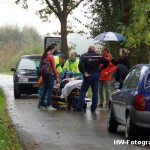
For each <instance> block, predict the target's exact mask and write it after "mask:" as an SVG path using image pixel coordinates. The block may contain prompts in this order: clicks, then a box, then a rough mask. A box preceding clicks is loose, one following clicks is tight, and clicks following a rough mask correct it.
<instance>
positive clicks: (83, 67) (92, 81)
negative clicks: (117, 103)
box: [77, 46, 109, 112]
mask: <svg viewBox="0 0 150 150" xmlns="http://www.w3.org/2000/svg"><path fill="white" fill-rule="evenodd" d="M95 51H96V49H95V46H89V48H88V52H87V53H84V54H83V55H81V57H80V62H79V70H80V72H81V73H82V74H83V83H82V86H81V90H80V96H79V102H78V106H77V111H83V109H84V99H85V96H86V92H87V91H88V88H89V86H91V88H92V94H93V95H92V105H91V112H95V110H96V108H97V102H98V80H99V72H100V64H103V68H105V67H107V66H108V63H109V62H108V60H107V59H105V58H104V57H102V55H100V54H97V53H96V52H95Z"/></svg>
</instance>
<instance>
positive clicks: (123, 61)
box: [111, 48, 131, 70]
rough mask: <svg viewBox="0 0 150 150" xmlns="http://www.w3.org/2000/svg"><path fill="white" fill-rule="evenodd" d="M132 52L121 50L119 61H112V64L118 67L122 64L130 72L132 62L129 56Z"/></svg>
mask: <svg viewBox="0 0 150 150" xmlns="http://www.w3.org/2000/svg"><path fill="white" fill-rule="evenodd" d="M129 53H130V51H129V50H127V49H125V48H121V49H120V50H119V57H120V58H119V60H118V61H115V60H114V59H112V60H111V62H112V63H113V64H114V65H115V66H117V65H118V64H122V65H124V66H126V67H127V68H128V70H130V68H131V66H130V62H129V58H128V55H129Z"/></svg>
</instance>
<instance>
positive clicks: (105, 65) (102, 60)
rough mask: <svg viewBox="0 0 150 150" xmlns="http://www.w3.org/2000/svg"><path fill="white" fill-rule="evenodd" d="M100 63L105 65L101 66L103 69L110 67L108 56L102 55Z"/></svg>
mask: <svg viewBox="0 0 150 150" xmlns="http://www.w3.org/2000/svg"><path fill="white" fill-rule="evenodd" d="M100 64H103V66H102V67H101V69H105V68H106V67H108V65H109V61H108V60H107V59H106V58H104V57H101V59H100Z"/></svg>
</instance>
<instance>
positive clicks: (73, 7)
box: [67, 0, 84, 14]
mask: <svg viewBox="0 0 150 150" xmlns="http://www.w3.org/2000/svg"><path fill="white" fill-rule="evenodd" d="M82 1H84V0H80V1H79V2H77V3H76V5H74V6H72V7H71V8H70V10H68V12H67V14H70V13H71V11H72V10H73V9H75V8H76V7H78V6H79V5H80V3H81V2H82Z"/></svg>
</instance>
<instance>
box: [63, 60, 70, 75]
mask: <svg viewBox="0 0 150 150" xmlns="http://www.w3.org/2000/svg"><path fill="white" fill-rule="evenodd" d="M68 65H69V62H68V60H67V61H66V62H65V64H64V66H63V71H64V72H67V71H69V70H68Z"/></svg>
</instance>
